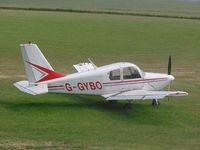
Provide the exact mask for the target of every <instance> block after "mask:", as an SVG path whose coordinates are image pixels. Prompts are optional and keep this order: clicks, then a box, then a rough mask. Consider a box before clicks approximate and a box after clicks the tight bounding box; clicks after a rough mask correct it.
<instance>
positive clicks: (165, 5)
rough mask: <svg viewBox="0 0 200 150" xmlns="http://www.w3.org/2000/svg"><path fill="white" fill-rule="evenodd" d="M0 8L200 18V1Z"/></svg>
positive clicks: (11, 0) (19, 2) (79, 0)
mask: <svg viewBox="0 0 200 150" xmlns="http://www.w3.org/2000/svg"><path fill="white" fill-rule="evenodd" d="M0 6H10V7H26V8H27V7H33V8H61V9H81V10H86V9H87V10H103V11H115V12H116V11H117V12H138V13H145V14H161V15H165V14H167V15H176V16H177V15H180V16H198V17H200V0H71V1H69V0H56V1H55V0H42V1H41V0H1V1H0Z"/></svg>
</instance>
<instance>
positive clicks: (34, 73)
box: [14, 42, 188, 109]
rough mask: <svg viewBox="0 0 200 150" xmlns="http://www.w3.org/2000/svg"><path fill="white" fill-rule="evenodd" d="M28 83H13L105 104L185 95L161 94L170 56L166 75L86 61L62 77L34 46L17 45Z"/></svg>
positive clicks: (168, 77) (32, 91) (28, 90)
mask: <svg viewBox="0 0 200 150" xmlns="http://www.w3.org/2000/svg"><path fill="white" fill-rule="evenodd" d="M20 47H21V52H22V56H23V60H24V65H25V70H26V75H27V78H28V80H26V81H19V82H16V83H14V86H16V87H17V88H18V89H19V90H21V91H22V92H26V93H28V94H32V95H38V94H45V93H48V92H52V93H67V94H87V95H100V96H102V97H104V98H105V99H106V100H108V101H109V102H111V103H112V102H116V101H118V100H125V101H128V103H126V104H125V105H124V108H125V109H131V101H132V100H149V99H152V105H153V106H159V105H160V103H159V100H160V99H163V98H165V97H169V96H186V95H188V93H187V92H182V91H164V90H163V89H164V88H165V87H167V86H169V85H170V83H171V82H172V81H173V80H174V77H173V76H172V75H171V56H170V57H169V62H168V74H160V73H150V72H143V71H142V70H141V69H140V68H139V67H138V66H136V65H135V64H132V63H128V62H119V63H114V64H109V65H105V66H101V67H97V66H96V65H95V64H94V63H93V62H92V61H91V60H90V59H88V60H89V62H87V63H80V64H76V65H73V66H74V68H75V69H76V70H77V72H76V73H72V74H68V75H64V74H61V73H58V72H55V71H54V69H53V68H52V67H51V65H50V64H49V62H48V61H47V59H46V58H45V57H44V55H43V54H42V52H41V51H40V49H39V48H38V46H37V45H36V44H32V43H31V42H29V43H28V44H21V45H20Z"/></svg>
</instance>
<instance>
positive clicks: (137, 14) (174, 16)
mask: <svg viewBox="0 0 200 150" xmlns="http://www.w3.org/2000/svg"><path fill="white" fill-rule="evenodd" d="M0 9H9V10H29V11H55V12H72V13H90V14H108V15H124V16H140V17H159V18H174V19H192V20H200V17H197V16H181V15H162V14H148V13H137V12H116V11H99V10H81V9H61V8H55V9H54V8H32V7H30V8H24V7H3V6H2V7H0Z"/></svg>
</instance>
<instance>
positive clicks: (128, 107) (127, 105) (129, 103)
mask: <svg viewBox="0 0 200 150" xmlns="http://www.w3.org/2000/svg"><path fill="white" fill-rule="evenodd" d="M123 108H124V109H125V110H129V109H132V105H131V101H128V104H125V105H124V107H123Z"/></svg>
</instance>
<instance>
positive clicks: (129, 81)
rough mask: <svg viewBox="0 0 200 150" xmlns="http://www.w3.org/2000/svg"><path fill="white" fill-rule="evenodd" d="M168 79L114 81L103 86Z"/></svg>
mask: <svg viewBox="0 0 200 150" xmlns="http://www.w3.org/2000/svg"><path fill="white" fill-rule="evenodd" d="M166 79H168V78H149V79H137V80H127V81H113V82H104V83H103V85H109V84H121V83H131V82H132V83H134V82H144V81H158V80H166Z"/></svg>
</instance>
